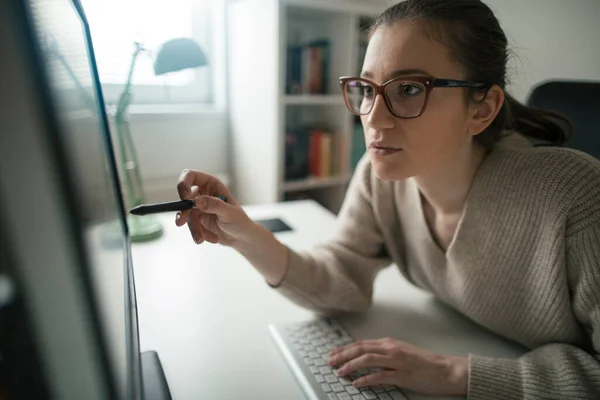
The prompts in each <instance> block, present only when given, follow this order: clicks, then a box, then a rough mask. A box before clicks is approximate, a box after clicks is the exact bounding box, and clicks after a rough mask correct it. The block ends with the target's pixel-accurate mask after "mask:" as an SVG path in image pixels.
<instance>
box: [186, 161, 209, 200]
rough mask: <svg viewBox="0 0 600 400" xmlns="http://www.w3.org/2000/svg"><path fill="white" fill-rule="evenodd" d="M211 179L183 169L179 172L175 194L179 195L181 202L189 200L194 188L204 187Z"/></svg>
mask: <svg viewBox="0 0 600 400" xmlns="http://www.w3.org/2000/svg"><path fill="white" fill-rule="evenodd" d="M211 179H214V178H213V177H212V176H210V175H208V174H205V173H202V172H200V171H194V170H189V169H184V170H183V171H181V174H180V175H179V180H178V182H177V192H178V193H179V198H180V199H181V200H186V199H189V198H190V195H191V193H192V189H193V187H194V186H200V187H202V186H206V185H207V184H208V183H210V181H211Z"/></svg>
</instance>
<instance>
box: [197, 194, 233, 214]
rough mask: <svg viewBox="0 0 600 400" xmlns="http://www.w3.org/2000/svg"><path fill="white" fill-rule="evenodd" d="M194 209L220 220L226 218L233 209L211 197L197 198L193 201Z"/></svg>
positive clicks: (229, 205)
mask: <svg viewBox="0 0 600 400" xmlns="http://www.w3.org/2000/svg"><path fill="white" fill-rule="evenodd" d="M195 203H196V208H197V209H198V210H200V211H202V212H205V213H208V214H215V215H217V216H218V217H220V218H223V217H225V218H227V217H228V216H230V215H231V212H232V211H234V210H235V207H234V206H232V205H231V204H228V203H226V202H224V201H223V200H221V199H219V198H217V197H213V196H198V197H196V199H195Z"/></svg>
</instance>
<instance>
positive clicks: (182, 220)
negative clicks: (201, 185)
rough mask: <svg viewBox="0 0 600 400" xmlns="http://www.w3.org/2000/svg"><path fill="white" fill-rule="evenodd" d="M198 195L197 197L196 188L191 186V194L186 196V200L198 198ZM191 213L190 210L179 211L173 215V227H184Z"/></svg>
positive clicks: (197, 191)
mask: <svg viewBox="0 0 600 400" xmlns="http://www.w3.org/2000/svg"><path fill="white" fill-rule="evenodd" d="M198 195H199V189H198V186H192V189H191V192H190V194H189V196H187V199H194V198H196V197H198ZM191 212H192V210H183V211H179V212H178V213H177V214H176V215H175V225H177V226H183V225H185V224H186V223H187V220H188V217H189V215H190V213H191Z"/></svg>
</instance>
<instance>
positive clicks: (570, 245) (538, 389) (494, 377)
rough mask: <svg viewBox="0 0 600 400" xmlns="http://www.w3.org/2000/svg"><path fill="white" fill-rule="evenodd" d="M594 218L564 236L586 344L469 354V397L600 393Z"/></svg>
mask: <svg viewBox="0 0 600 400" xmlns="http://www.w3.org/2000/svg"><path fill="white" fill-rule="evenodd" d="M595 217H596V218H592V221H594V220H595V222H593V223H591V224H589V223H588V224H586V225H587V226H586V227H585V228H584V229H581V230H578V231H576V232H574V233H573V234H572V235H570V236H568V237H567V239H566V267H567V273H568V280H569V286H570V290H571V296H572V297H571V300H572V307H573V311H574V313H575V315H576V317H577V319H578V321H579V323H580V324H581V326H582V328H583V330H584V331H585V332H586V333H587V337H586V339H587V340H586V343H584V344H582V345H581V346H579V347H575V346H572V345H568V344H561V343H551V344H547V345H545V346H542V347H540V348H537V349H535V350H533V351H531V352H529V353H527V354H525V355H524V356H522V357H520V358H518V359H514V360H513V359H510V360H509V359H493V358H485V357H476V356H470V373H469V392H468V398H469V399H486V400H494V399H498V400H500V399H502V400H508V399H525V400H527V399H599V398H600V215H596V216H595ZM588 221H589V220H588Z"/></svg>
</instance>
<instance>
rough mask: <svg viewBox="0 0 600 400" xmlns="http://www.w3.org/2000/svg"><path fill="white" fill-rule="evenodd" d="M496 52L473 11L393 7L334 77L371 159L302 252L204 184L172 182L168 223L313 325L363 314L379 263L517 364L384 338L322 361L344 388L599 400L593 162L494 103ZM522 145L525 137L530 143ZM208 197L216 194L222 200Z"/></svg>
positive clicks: (500, 100)
mask: <svg viewBox="0 0 600 400" xmlns="http://www.w3.org/2000/svg"><path fill="white" fill-rule="evenodd" d="M506 64H507V40H506V37H505V35H504V33H503V31H502V29H501V27H500V25H499V23H498V20H497V19H496V17H495V16H494V14H493V13H492V11H491V10H490V9H489V8H488V7H487V6H486V5H485V4H484V3H482V2H481V1H479V0H408V1H404V2H401V3H399V4H396V5H395V6H392V7H391V8H389V9H388V10H387V11H385V12H384V13H383V14H382V15H381V16H380V17H379V18H378V19H377V21H376V22H375V23H374V25H373V26H372V28H371V36H370V42H369V45H368V50H367V54H366V58H365V61H364V65H363V69H362V74H361V76H360V77H354V78H342V79H341V84H342V87H343V90H344V96H345V99H346V103H347V106H348V108H349V109H350V111H351V112H353V113H355V114H358V115H361V118H362V124H363V126H364V132H365V140H366V143H367V147H368V151H367V154H366V155H365V157H364V158H363V159H362V161H361V162H360V163H359V165H358V167H357V169H356V172H355V174H354V176H353V179H352V181H351V184H350V187H349V189H348V191H347V195H346V199H345V201H344V204H343V207H342V209H341V211H340V213H339V216H338V223H339V230H338V232H337V235H336V236H335V237H334V238H333V239H332V240H330V241H329V242H327V243H323V244H322V245H319V246H317V247H315V248H314V249H312V250H311V251H306V252H297V251H294V250H291V249H289V248H287V247H286V246H285V245H283V244H281V243H280V242H278V241H277V239H276V238H275V237H274V236H273V235H272V234H271V233H270V232H268V231H267V230H265V229H263V228H262V227H261V226H258V225H257V224H255V223H253V222H252V221H251V220H250V219H249V218H248V216H247V215H246V214H245V213H244V211H243V210H242V208H240V206H239V204H238V203H237V202H236V200H235V199H234V197H233V196H232V194H231V193H230V192H229V190H228V189H227V188H226V187H225V186H224V185H223V184H222V183H221V182H220V181H219V180H217V179H216V178H214V177H212V176H209V175H206V174H203V173H202V172H198V171H184V173H182V176H181V178H180V181H179V184H178V191H179V195H180V197H181V198H182V199H192V198H196V204H197V208H196V209H194V210H192V211H186V212H183V213H181V214H179V215H178V216H177V222H176V223H177V225H178V226H183V225H184V224H186V223H187V225H188V226H189V228H190V230H191V232H192V235H193V237H194V240H195V241H196V242H197V243H202V242H203V241H208V242H211V243H221V244H223V245H227V246H231V247H233V248H234V249H236V250H237V251H239V252H240V253H241V254H242V255H243V256H245V257H246V258H247V259H248V260H249V261H250V263H251V264H252V265H253V266H254V267H255V268H256V269H257V270H258V272H260V273H261V274H262V275H263V276H264V277H265V279H266V281H267V282H268V283H269V284H270V285H271V286H272V287H273V288H275V290H278V291H280V292H281V293H282V294H283V295H285V296H287V297H288V298H289V299H291V300H292V301H294V302H297V303H298V304H300V305H302V306H304V307H307V308H310V309H313V310H316V311H318V312H323V313H334V312H340V311H361V310H365V309H366V308H368V307H369V305H370V302H371V297H372V296H371V295H372V290H373V279H374V277H375V275H376V274H377V272H378V270H379V269H381V268H382V267H384V266H387V265H389V264H391V263H393V264H395V265H396V266H397V267H398V269H399V270H400V272H401V273H402V275H403V276H404V277H405V278H406V279H408V280H409V281H410V282H412V283H413V284H414V285H416V286H418V287H420V288H423V289H425V290H428V291H430V292H431V293H433V294H435V295H436V296H437V297H438V298H439V299H440V300H442V301H443V302H445V303H447V304H449V305H450V306H452V307H454V308H455V309H457V310H459V311H460V312H462V313H463V314H464V315H466V316H467V317H469V318H470V319H472V320H474V321H476V322H477V323H479V324H481V325H483V326H485V327H487V328H488V329H490V330H492V331H494V332H496V333H498V334H499V335H502V336H504V337H507V338H509V339H512V340H515V341H517V342H519V343H521V344H523V345H525V346H527V347H528V348H529V349H531V351H530V352H528V353H527V354H525V355H523V356H522V357H520V358H518V359H494V358H486V357H479V356H476V355H470V356H469V357H448V356H444V355H440V354H432V353H430V352H428V351H425V350H423V349H419V348H417V347H415V346H412V345H410V344H408V343H403V342H399V341H395V340H392V339H374V340H366V341H361V342H358V343H356V344H352V345H349V346H346V347H343V348H340V349H336V350H334V351H332V353H331V356H330V364H331V365H334V366H337V367H339V368H340V369H339V373H340V374H342V375H345V374H348V373H350V372H352V371H354V370H356V369H362V368H376V369H377V370H378V371H379V372H375V373H372V374H370V375H367V376H365V377H362V378H360V379H358V380H356V381H355V382H354V384H355V385H356V386H357V387H362V386H369V385H376V384H395V385H398V386H400V387H404V388H408V389H411V390H414V391H418V392H423V393H427V394H437V395H467V396H468V398H469V399H486V400H489V399H502V400H505V399H538V398H545V399H549V398H553V399H558V398H561V399H563V398H564V399H567V398H568V399H575V398H596V399H597V398H600V363H599V360H600V355H599V351H600V162H599V161H597V160H596V159H594V158H592V157H591V156H588V155H586V154H584V153H581V152H578V151H574V150H570V149H566V148H561V147H556V146H533V145H532V144H531V143H532V142H537V141H538V140H543V141H546V142H550V143H554V144H561V143H562V142H564V140H565V139H566V138H567V137H568V135H569V134H570V132H565V131H563V130H562V129H561V127H560V126H559V125H558V124H557V123H556V121H557V118H558V117H557V116H555V115H551V114H549V113H545V112H542V111H536V110H533V109H530V108H527V107H525V106H523V105H521V104H519V103H518V102H517V101H515V100H514V99H513V98H511V97H510V96H509V95H508V94H507V93H506V92H505V87H506ZM528 138H529V139H534V140H528ZM216 196H225V197H226V198H227V199H228V201H227V202H223V201H221V200H220V199H218V198H217V197H216Z"/></svg>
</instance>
